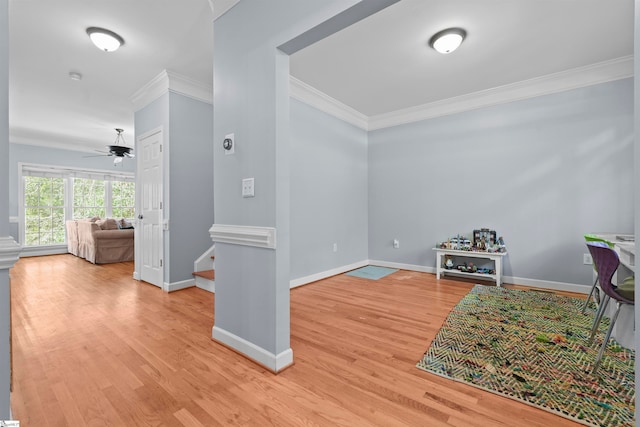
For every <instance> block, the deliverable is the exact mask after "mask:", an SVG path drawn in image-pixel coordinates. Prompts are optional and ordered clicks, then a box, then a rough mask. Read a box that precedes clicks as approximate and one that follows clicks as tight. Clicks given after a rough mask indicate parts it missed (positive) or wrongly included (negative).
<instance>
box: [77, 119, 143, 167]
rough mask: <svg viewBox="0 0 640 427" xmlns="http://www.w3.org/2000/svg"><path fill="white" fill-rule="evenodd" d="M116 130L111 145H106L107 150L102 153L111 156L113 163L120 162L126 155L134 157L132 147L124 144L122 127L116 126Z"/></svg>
mask: <svg viewBox="0 0 640 427" xmlns="http://www.w3.org/2000/svg"><path fill="white" fill-rule="evenodd" d="M116 132H117V135H116V140H115V141H114V143H113V144H112V145H107V148H108V149H109V152H108V153H104V155H105V156H113V164H114V165H117V164H118V163H122V160H123V159H124V158H125V157H128V158H130V159H132V158H134V157H135V154H133V148H131V147H127V146H126V145H124V144H125V140H124V136H122V133H123V132H124V129H120V128H116ZM86 157H93V156H86Z"/></svg>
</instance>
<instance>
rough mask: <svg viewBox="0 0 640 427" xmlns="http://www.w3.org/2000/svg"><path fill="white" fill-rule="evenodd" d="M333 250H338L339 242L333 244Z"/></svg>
mask: <svg viewBox="0 0 640 427" xmlns="http://www.w3.org/2000/svg"><path fill="white" fill-rule="evenodd" d="M333 252H338V244H337V243H334V244H333Z"/></svg>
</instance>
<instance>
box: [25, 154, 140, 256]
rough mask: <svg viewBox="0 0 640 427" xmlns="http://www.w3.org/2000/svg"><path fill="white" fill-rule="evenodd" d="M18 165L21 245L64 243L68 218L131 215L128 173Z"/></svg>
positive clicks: (132, 201)
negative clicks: (20, 185)
mask: <svg viewBox="0 0 640 427" xmlns="http://www.w3.org/2000/svg"><path fill="white" fill-rule="evenodd" d="M19 169H20V174H21V176H22V184H23V185H22V188H21V197H20V204H21V209H20V212H21V217H20V227H21V230H22V232H21V233H22V244H23V245H24V246H25V247H33V246H52V245H64V244H66V227H65V221H66V220H68V219H79V218H90V217H94V216H99V217H101V218H127V219H133V218H134V215H135V183H134V177H133V174H132V173H128V172H124V173H112V172H101V171H89V170H71V169H64V168H57V167H53V166H41V165H27V164H20V165H19Z"/></svg>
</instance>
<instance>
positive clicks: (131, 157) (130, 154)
mask: <svg viewBox="0 0 640 427" xmlns="http://www.w3.org/2000/svg"><path fill="white" fill-rule="evenodd" d="M124 155H125V156H127V157H128V158H130V159H133V158H134V157H135V156H136V155H135V154H133V153H124Z"/></svg>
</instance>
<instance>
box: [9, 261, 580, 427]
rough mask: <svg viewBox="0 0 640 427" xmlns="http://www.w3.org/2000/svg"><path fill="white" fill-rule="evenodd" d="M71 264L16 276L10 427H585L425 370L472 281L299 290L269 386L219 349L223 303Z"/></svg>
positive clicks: (416, 277)
mask: <svg viewBox="0 0 640 427" xmlns="http://www.w3.org/2000/svg"><path fill="white" fill-rule="evenodd" d="M132 271H133V263H119V264H111V265H97V266H96V265H92V264H90V263H88V262H86V261H84V260H82V259H80V258H76V257H74V256H71V255H55V256H48V257H37V258H23V259H20V260H19V261H18V263H17V264H16V266H15V267H14V268H13V269H12V270H11V287H12V304H13V314H12V316H13V328H14V329H13V344H14V347H13V352H14V354H13V356H14V359H13V361H14V382H15V384H14V392H13V394H12V408H13V414H14V418H16V419H18V420H20V426H21V427H31V426H34V427H46V426H74V427H75V426H84V425H91V426H101V425H104V426H181V425H184V426H226V425H244V426H267V425H276V426H303V425H304V426H482V427H486V426H545V427H548V426H576V425H578V424H576V423H573V422H571V421H568V420H566V419H564V418H560V417H557V416H555V415H552V414H550V413H547V412H544V411H542V410H539V409H536V408H532V407H529V406H527V405H523V404H519V403H517V402H515V401H513V400H510V399H506V398H503V397H500V396H496V395H493V394H491V393H486V392H483V391H481V390H479V389H476V388H473V387H469V386H465V385H464V384H460V383H456V382H454V381H450V380H447V379H444V378H440V377H438V376H435V375H432V374H429V373H427V372H424V371H421V370H419V369H417V368H416V367H415V364H416V362H417V361H418V360H419V359H420V358H421V356H422V354H423V353H424V352H425V351H426V349H427V347H428V345H429V343H430V341H431V340H432V339H433V338H434V337H435V334H436V332H437V331H438V329H439V327H440V326H441V324H442V322H443V321H444V319H445V317H446V315H447V314H448V312H449V310H450V309H451V308H452V307H453V306H454V305H455V304H456V303H457V302H458V301H459V300H460V299H461V298H462V297H463V296H464V295H465V294H466V293H467V292H468V290H469V289H470V288H471V287H472V286H473V284H472V283H468V282H458V281H454V280H448V279H443V280H440V281H437V280H436V279H435V275H433V274H426V273H416V272H409V271H399V272H397V273H395V274H393V275H391V276H387V277H386V278H383V279H380V280H377V281H373V280H366V279H358V278H353V277H349V276H344V275H339V276H335V277H333V278H330V279H326V280H323V281H320V282H316V283H314V284H310V285H307V286H304V287H300V288H296V289H294V290H292V291H291V347H292V348H293V352H294V359H295V365H294V366H292V367H291V368H289V369H287V370H286V371H284V372H282V373H280V374H279V375H273V374H271V373H269V372H267V371H266V370H264V369H263V368H261V367H259V366H258V365H255V364H253V363H251V362H249V361H248V360H246V359H245V358H243V357H241V356H239V355H238V354H236V353H234V352H233V351H231V350H229V349H227V348H225V347H223V346H221V345H218V344H216V343H215V342H214V341H212V340H211V327H212V325H213V321H214V313H213V301H214V295H213V294H210V293H208V292H206V291H203V290H200V289H197V288H190V289H185V290H182V291H178V292H174V293H171V294H166V293H163V292H162V291H161V290H160V289H158V288H156V287H154V286H151V285H148V284H145V283H143V282H137V281H135V280H133V279H132V278H131V277H132Z"/></svg>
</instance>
